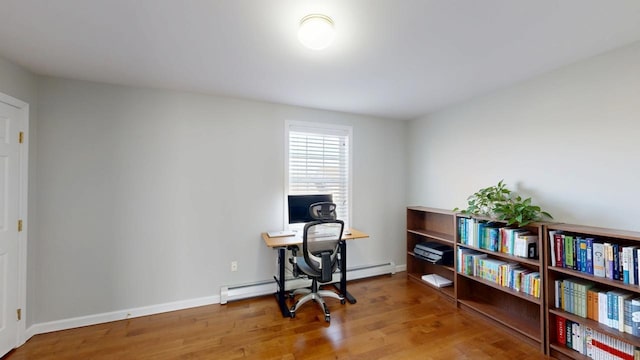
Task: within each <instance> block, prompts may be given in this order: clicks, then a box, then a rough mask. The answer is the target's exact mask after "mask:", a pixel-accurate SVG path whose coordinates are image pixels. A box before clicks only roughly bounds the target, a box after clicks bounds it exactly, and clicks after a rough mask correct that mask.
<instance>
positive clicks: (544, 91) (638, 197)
mask: <svg viewBox="0 0 640 360" xmlns="http://www.w3.org/2000/svg"><path fill="white" fill-rule="evenodd" d="M639 99H640V43H636V44H633V45H631V46H629V47H626V48H622V49H619V50H617V51H613V52H610V53H607V54H603V55H601V56H598V57H595V58H592V59H590V60H587V61H583V62H580V63H577V64H574V65H571V66H568V67H565V68H562V69H560V70H557V71H553V72H551V73H548V74H546V75H544V76H541V77H538V78H535V79H533V80H530V81H527V82H524V83H521V84H519V85H517V86H514V87H511V88H508V89H503V90H500V91H496V92H494V93H492V94H489V95H486V96H483V97H479V98H476V99H474V100H471V101H468V102H466V103H464V104H460V105H457V106H453V107H450V108H447V109H445V110H442V111H440V112H438V113H435V114H432V115H429V116H426V117H424V118H422V119H418V120H415V121H412V122H411V123H410V124H409V129H408V130H409V150H408V151H409V160H408V161H409V162H408V166H409V169H410V170H409V172H410V176H409V178H408V179H409V190H408V200H409V203H411V204H421V205H429V206H435V207H441V208H449V209H451V208H454V207H456V206H457V207H461V208H464V207H466V197H467V196H469V195H471V194H472V193H474V192H475V191H477V190H478V189H480V188H482V187H486V186H490V185H494V184H496V183H497V182H498V181H499V180H501V179H504V180H505V182H506V183H507V184H508V185H509V187H510V188H512V189H514V190H516V191H518V192H519V193H521V194H524V195H527V196H532V197H533V200H534V203H537V204H539V205H541V206H542V207H543V208H544V209H546V210H548V211H549V212H551V213H552V214H553V215H554V216H555V219H556V220H557V221H561V222H568V223H576V224H588V225H593V226H603V227H612V228H620V229H628V230H636V231H637V230H640V221H638V218H640V210H639V209H640V208H639V206H638V203H639V202H640V188H639V184H640V146H639V145H638V142H639V141H640V101H639Z"/></svg>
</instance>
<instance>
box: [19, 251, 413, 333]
mask: <svg viewBox="0 0 640 360" xmlns="http://www.w3.org/2000/svg"><path fill="white" fill-rule="evenodd" d="M406 270H407V265H406V264H404V265H395V264H394V263H393V262H388V263H384V264H378V265H365V266H358V267H355V268H353V269H348V270H347V280H356V279H363V278H367V277H372V276H378V275H385V274H395V273H396V272H399V271H406ZM339 276H340V275H339V274H334V278H333V281H334V282H338V281H340V277H339ZM310 284H311V281H310V280H308V279H290V280H287V282H286V289H287V290H292V289H298V288H302V287H308V286H310ZM275 292H276V283H275V281H274V280H271V281H265V282H260V283H254V284H248V285H239V286H225V287H222V288H221V290H220V296H217V295H215V296H205V297H201V298H196V299H189V300H182V301H175V302H170V303H164V304H157V305H150V306H143V307H139V308H133V309H125V310H118V311H113V312H108V313H101V314H94V315H87V316H80V317H75V318H70V319H63V320H57V321H50V322H45V323H39V324H34V325H31V326H30V327H29V328H27V329H26V331H25V336H24V338H25V341H26V340H29V339H30V338H31V337H33V336H34V335H38V334H44V333H48V332H53V331H60V330H67V329H73V328H77V327H82V326H89V325H96V324H102V323H106V322H111V321H117V320H125V319H132V318H136V317H141V316H147V315H154V314H160V313H164V312H169V311H176V310H184V309H189V308H193V307H198V306H205V305H212V304H224V303H226V302H227V301H231V300H238V299H241V298H248V297H255V296H262V295H268V294H273V293H275Z"/></svg>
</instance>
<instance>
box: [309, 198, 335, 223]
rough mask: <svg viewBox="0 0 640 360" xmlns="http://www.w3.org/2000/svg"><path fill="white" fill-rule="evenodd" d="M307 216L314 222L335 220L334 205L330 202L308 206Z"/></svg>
mask: <svg viewBox="0 0 640 360" xmlns="http://www.w3.org/2000/svg"><path fill="white" fill-rule="evenodd" d="M309 215H311V217H312V218H313V219H316V220H335V219H336V218H337V217H336V204H335V203H332V202H317V203H313V204H311V205H310V206H309Z"/></svg>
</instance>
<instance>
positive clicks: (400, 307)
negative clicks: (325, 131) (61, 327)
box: [4, 273, 547, 360]
mask: <svg viewBox="0 0 640 360" xmlns="http://www.w3.org/2000/svg"><path fill="white" fill-rule="evenodd" d="M349 291H350V292H352V293H353V294H354V295H355V296H356V297H357V298H358V303H357V304H353V305H352V304H349V303H347V304H345V305H341V304H340V302H339V301H337V300H334V299H328V300H327V303H328V304H329V307H330V309H331V323H330V324H327V323H326V322H325V321H324V316H323V315H322V312H321V311H320V309H319V307H317V306H316V305H315V304H312V303H309V304H305V305H304V306H302V307H301V308H300V309H299V311H298V313H297V315H296V318H295V319H285V318H282V316H281V315H280V311H279V309H278V306H277V304H276V302H275V300H274V298H273V296H264V297H259V298H254V299H248V300H242V301H236V302H231V303H229V304H227V305H210V306H203V307H198V308H193V309H187V310H181V311H174V312H169V313H164V314H158V315H153V316H146V317H140V318H135V319H128V320H122V321H115V322H111V323H106V324H99V325H94V326H88V327H83V328H78V329H71V330H65V331H59V332H54V333H48V334H40V335H36V336H34V337H33V338H32V339H30V340H29V341H27V343H26V344H24V345H23V346H22V347H20V348H18V349H16V350H14V351H13V352H11V353H9V354H8V355H7V356H5V358H4V359H5V360H24V359H56V360H65V359H154V360H157V359H247V358H249V359H367V360H369V359H447V360H451V359H518V360H533V359H547V357H545V356H543V355H542V353H541V352H540V351H539V348H538V347H535V346H532V345H530V344H529V343H525V342H522V341H521V340H520V339H519V338H517V337H514V336H513V335H511V334H510V333H508V332H506V331H504V330H503V329H502V328H501V327H499V326H496V325H494V324H493V323H492V322H491V321H489V320H486V319H484V318H482V317H479V316H477V315H474V314H473V313H471V312H467V311H463V310H459V309H457V308H456V307H455V305H453V304H452V303H450V302H449V301H446V300H445V299H444V298H443V297H442V296H441V295H439V294H438V293H437V292H436V291H435V290H432V289H429V288H427V287H424V286H421V285H420V284H417V283H415V282H413V281H409V280H407V277H406V274H405V273H400V274H397V275H393V276H381V277H376V278H371V279H364V280H358V281H352V282H350V283H349Z"/></svg>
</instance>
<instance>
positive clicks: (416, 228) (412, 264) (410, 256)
mask: <svg viewBox="0 0 640 360" xmlns="http://www.w3.org/2000/svg"><path fill="white" fill-rule="evenodd" d="M454 238H455V213H454V212H452V211H447V210H441V209H433V208H427V207H422V206H410V207H408V208H407V276H408V277H409V278H410V279H412V280H415V281H417V282H419V283H421V284H424V285H425V286H429V287H431V288H433V289H436V290H437V291H439V292H440V293H441V294H443V295H445V296H446V298H447V299H449V300H451V301H455V287H454V286H445V287H438V286H436V285H433V284H431V283H429V282H426V281H424V280H422V276H423V275H427V274H436V275H439V276H441V277H443V278H445V279H448V280H450V281H454V279H455V276H454V273H455V269H454V267H453V266H452V265H440V264H433V263H432V262H430V261H428V260H426V259H425V258H423V257H421V256H420V255H419V254H416V253H415V252H414V249H415V247H416V245H417V244H419V243H440V244H443V245H447V246H450V247H451V248H452V249H453V247H454Z"/></svg>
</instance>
